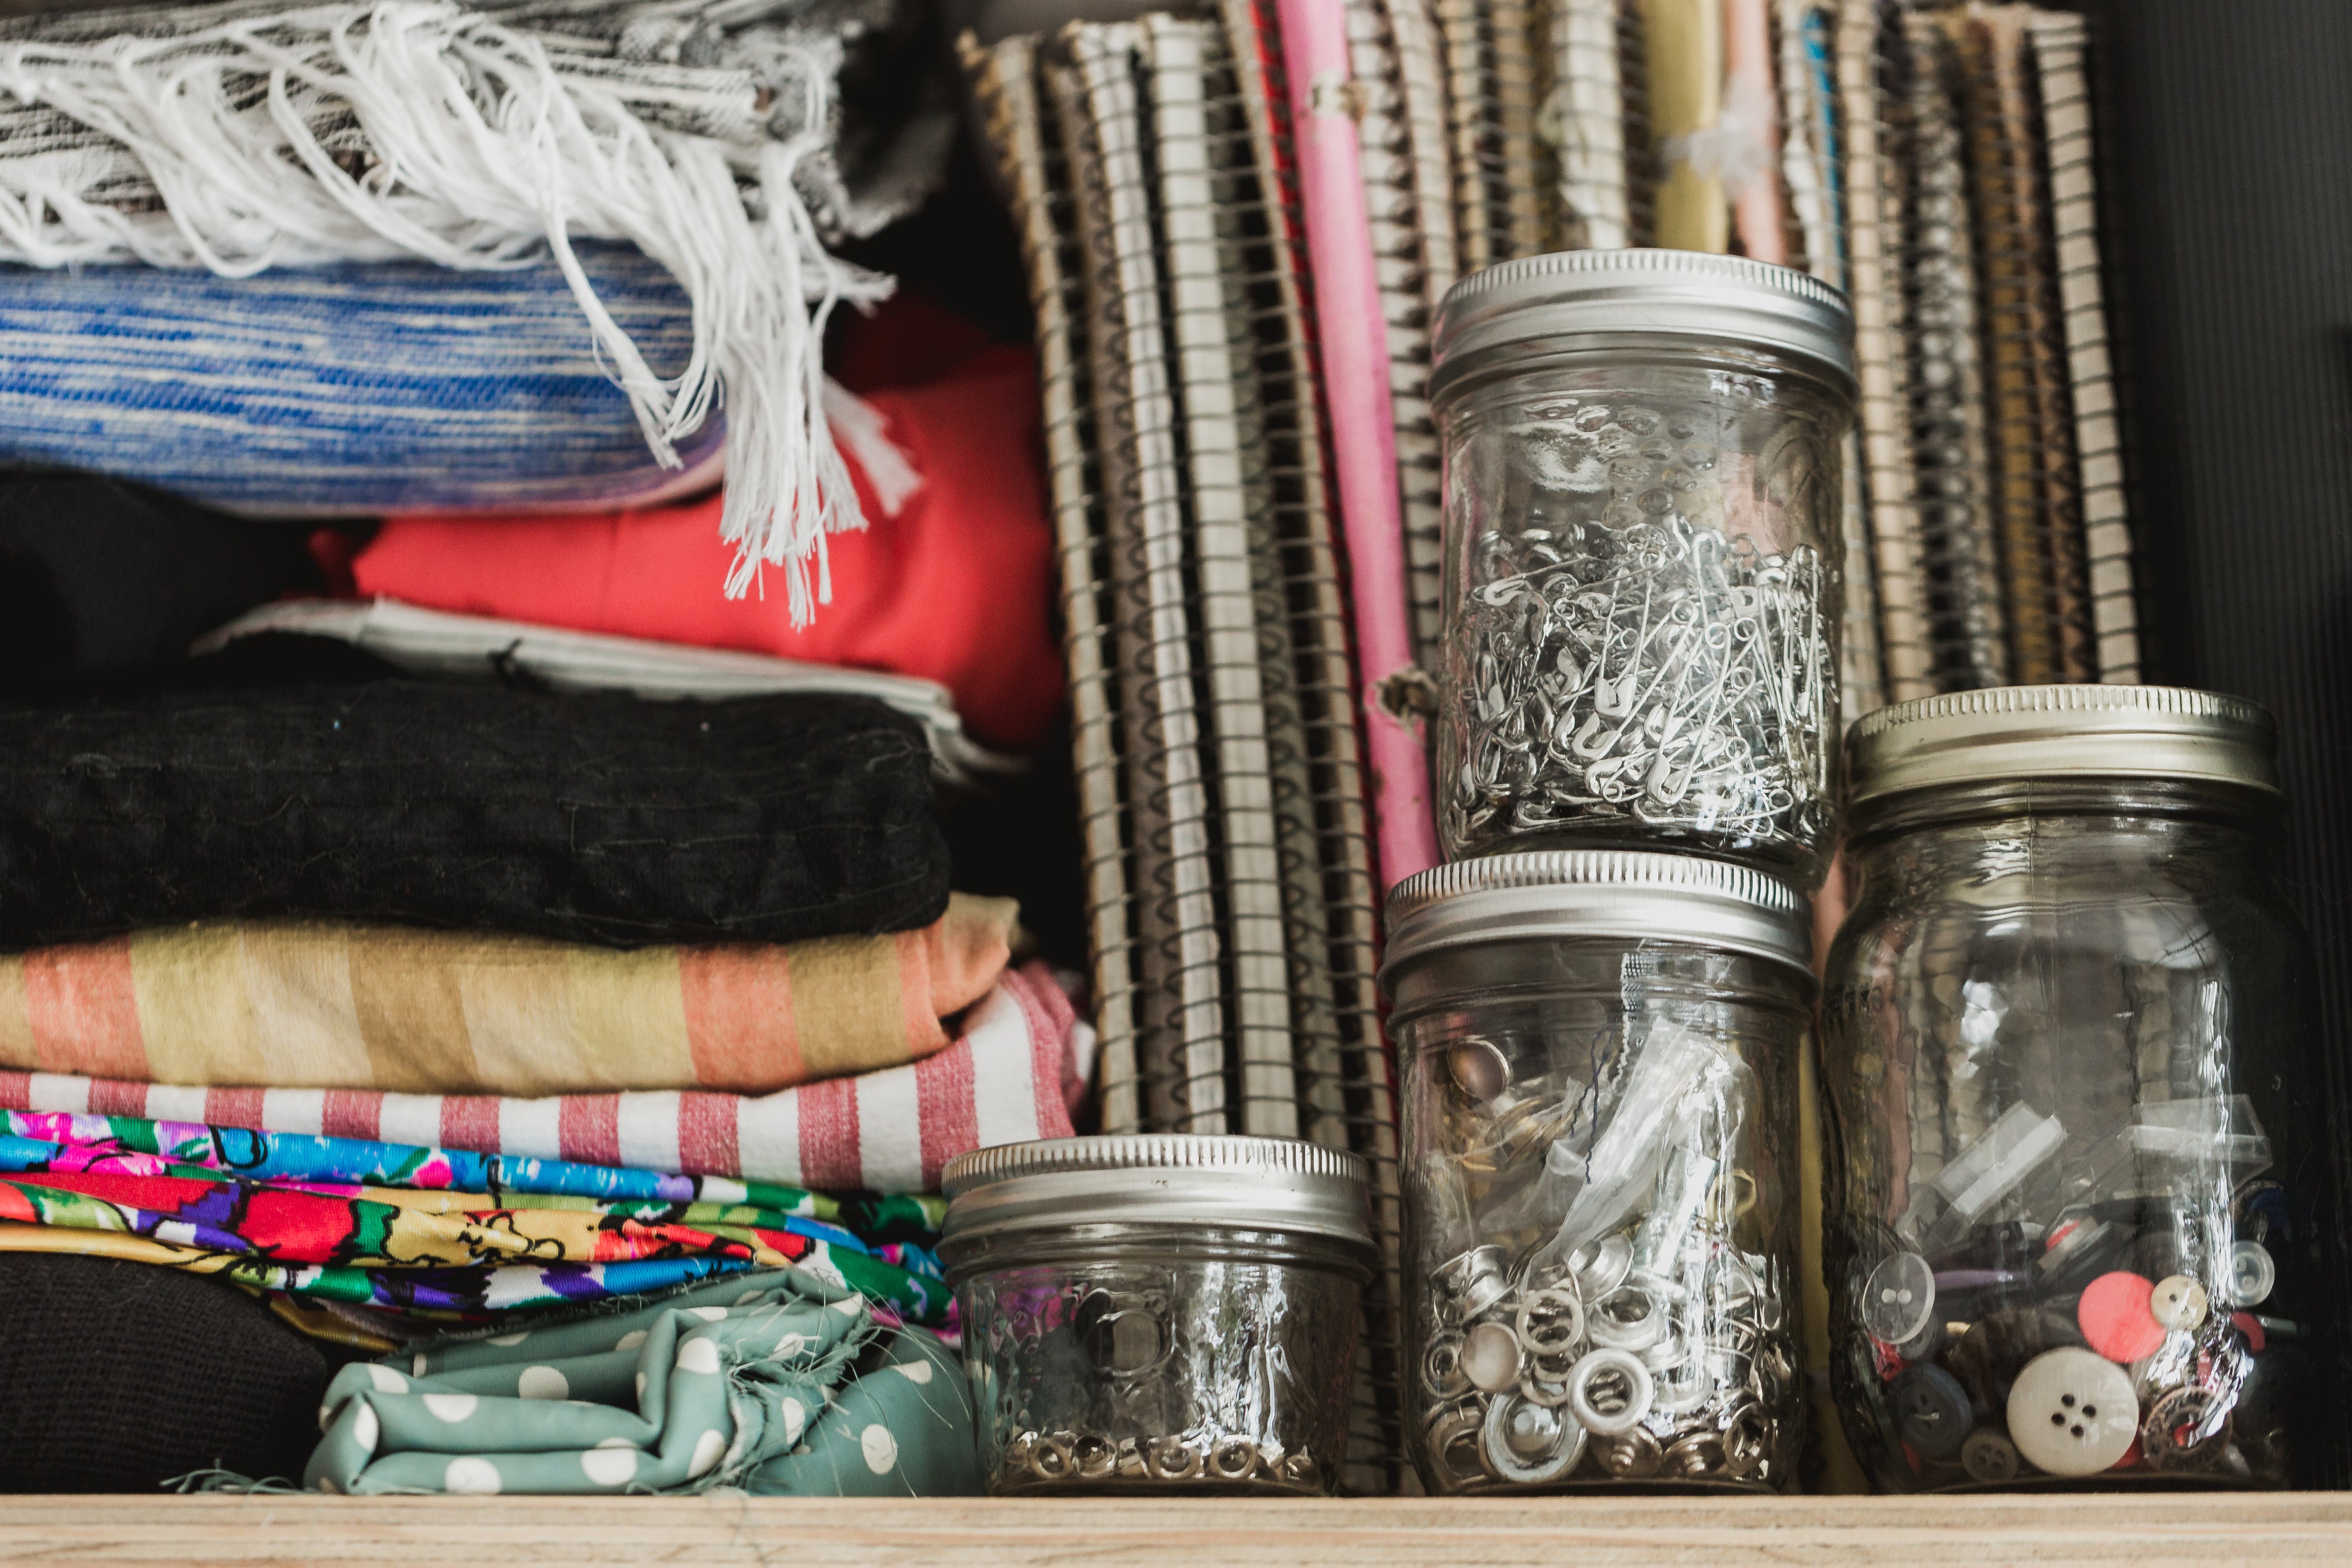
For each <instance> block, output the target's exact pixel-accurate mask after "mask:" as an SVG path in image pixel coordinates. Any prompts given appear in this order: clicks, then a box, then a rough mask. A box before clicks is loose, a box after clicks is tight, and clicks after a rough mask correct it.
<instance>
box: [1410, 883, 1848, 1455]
mask: <svg viewBox="0 0 2352 1568" xmlns="http://www.w3.org/2000/svg"><path fill="white" fill-rule="evenodd" d="M1809 929H1810V921H1809V918H1808V915H1807V910H1806V905H1805V901H1804V899H1803V898H1802V897H1801V895H1800V894H1797V893H1796V892H1795V891H1794V890H1793V889H1792V888H1790V887H1789V886H1788V885H1786V884H1785V883H1780V882H1779V881H1777V880H1776V879H1773V878H1771V877H1768V876H1766V875H1763V874H1762V873H1758V872H1756V871H1754V870H1752V869H1749V868H1747V867H1743V866H1738V865H1735V864H1731V863H1728V862H1718V861H1709V860H1703V859H1699V858H1697V857H1694V856H1682V855H1663V854H1645V853H1637V852H1611V851H1546V852H1530V853H1524V854H1502V855H1492V856H1486V857H1482V858H1479V859H1475V860H1468V861H1459V862H1454V863H1453V864H1451V865H1445V866H1440V867H1438V868H1436V869H1435V870H1433V871H1428V872H1423V873H1421V874H1420V875H1418V876H1415V877H1412V878H1411V879H1409V880H1408V881H1406V882H1405V883H1402V884H1401V885H1400V886H1399V887H1398V888H1397V889H1396V890H1395V891H1394V892H1393V893H1391V895H1390V898H1389V947H1388V956H1387V961H1386V964H1385V967H1384V968H1383V970H1382V978H1383V981H1384V983H1385V985H1386V987H1387V988H1388V991H1389V994H1390V996H1391V998H1393V1000H1394V1005H1395V1010H1394V1012H1393V1014H1392V1015H1391V1020H1390V1027H1391V1033H1392V1034H1393V1035H1394V1037H1395V1040H1396V1042H1397V1051H1398V1062H1399V1070H1400V1072H1401V1074H1402V1080H1403V1088H1404V1106H1405V1109H1404V1130H1403V1131H1404V1145H1405V1151H1406V1165H1405V1197H1406V1236H1405V1254H1406V1278H1407V1281H1408V1283H1407V1287H1406V1296H1407V1306H1408V1309H1409V1312H1408V1331H1409V1333H1408V1344H1407V1354H1406V1363H1405V1366H1406V1373H1405V1376H1406V1389H1407V1396H1406V1399H1405V1415H1406V1426H1405V1444H1406V1449H1407V1452H1408V1453H1409V1454H1410V1455H1411V1457H1412V1461H1413V1464H1414V1465H1415V1467H1416V1468H1417V1469H1418V1470H1419V1471H1420V1474H1421V1478H1422V1480H1423V1484H1424V1485H1426V1486H1427V1487H1428V1488H1429V1490H1432V1491H1433V1492H1478V1491H1507V1490H1576V1489H1583V1488H1592V1487H1627V1486H1634V1487H1666V1488H1672V1487H1700V1488H1710V1489H1722V1490H1782V1489H1785V1488H1787V1487H1789V1486H1790V1485H1791V1483H1792V1482H1793V1480H1794V1479H1795V1463H1796V1456H1797V1450H1798V1447H1799V1439H1800V1435H1801V1419H1802V1414H1801V1413H1802V1406H1801V1391H1800V1387H1799V1376H1798V1365H1799V1363H1798V1332H1799V1324H1798V1307H1799V1296H1798V1291H1797V1286H1796V1277H1795V1267H1796V1214H1795V1200H1796V1170H1795V1145H1796V1132H1797V1112H1796V1101H1795V1094H1796V1084H1797V1052H1798V1049H1799V1046H1800V1044H1801V1041H1802V1040H1803V1038H1804V1033H1805V1030H1806V1029H1807V1027H1808V1026H1809V1024H1810V1022H1811V1003H1812V996H1813V980H1812V976H1811V972H1810V969H1809V967H1808V962H1809V954H1810V946H1811V943H1810V937H1809V935H1808V932H1809Z"/></svg>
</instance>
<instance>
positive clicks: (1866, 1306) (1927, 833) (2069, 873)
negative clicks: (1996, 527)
mask: <svg viewBox="0 0 2352 1568" xmlns="http://www.w3.org/2000/svg"><path fill="white" fill-rule="evenodd" d="M2272 748H2273V731H2272V725H2271V721H2270V719H2269V717H2268V716H2267V715H2265V714H2264V713H2263V711H2262V710H2261V709H2260V708H2257V707H2255V706H2253V705H2252V704H2250V703H2245V702H2241V701H2239V700H2237V699H2236V698H2233V697H2226V696H2216V695H2210V694H2207V693H2203V692H2192V691H2179V690H2171V689H2167V688H2163V687H2150V686H2022V687H2009V688H2000V689H1995V690H1990V691H1978V692H1968V693H1962V694H1957V695H1950V696H1942V697H1932V698H1928V699H1926V700H1924V701H1919V702H1912V703H1905V704H1901V705H1898V706H1894V707H1888V708H1882V709H1880V710H1879V711H1878V712H1876V713H1874V714H1872V715H1869V716H1866V717H1864V719H1863V720H1862V721H1861V722H1860V723H1858V724H1856V725H1855V726H1854V728H1853V734H1852V736H1851V737H1850V738H1849V742H1848V753H1849V755H1848V759H1847V760H1848V766H1849V771H1850V776H1851V779H1852V797H1851V800H1850V804H1849V808H1848V816H1847V824H1848V826H1847V832H1848V837H1847V841H1846V851H1847V853H1848V855H1849V857H1850V863H1851V866H1852V869H1853V873H1854V874H1855V876H1856V877H1857V879H1858V886H1857V887H1856V888H1855V890H1854V900H1853V906H1852V913H1851V914H1850V915H1848V916H1847V918H1846V921H1845V924H1844V926H1843V928H1842V929H1841V931H1840V932H1839V934H1838V937H1837V941H1836V944H1835V946H1834V947H1833V948H1832V952H1831V956H1830V959H1829V967H1828V972H1827V979H1826V981H1825V982H1824V985H1825V991H1824V996H1823V1003H1822V1051H1823V1086H1824V1089H1825V1090H1826V1092H1827V1094H1828V1097H1829V1101H1830V1104H1831V1106H1832V1109H1833V1111H1834V1115H1833V1116H1832V1119H1831V1124H1832V1126H1833V1127H1834V1129H1835V1130H1836V1145H1837V1146H1836V1147H1835V1148H1833V1149H1832V1150H1831V1151H1829V1155H1830V1157H1829V1158H1828V1160H1827V1161H1826V1165H1827V1169H1828V1180H1827V1181H1826V1182H1825V1184H1824V1204H1825V1221H1826V1224H1825V1228H1826V1236H1825V1240H1826V1251H1827V1267H1826V1272H1827V1275H1828V1281H1827V1282H1828V1285H1829V1290H1830V1304H1831V1340H1832V1357H1831V1359H1832V1383H1833V1386H1834V1388H1835V1391H1836V1394H1837V1397H1838V1403H1839V1406H1840V1410H1841V1414H1842V1417H1843V1422H1844V1424H1845V1427H1846V1430H1847V1434H1848V1436H1849V1437H1851V1439H1852V1441H1853V1447H1854V1448H1855V1450H1856V1452H1857V1454H1858V1455H1859V1456H1860V1458H1862V1460H1863V1462H1864V1466H1865V1467H1866V1468H1867V1469H1869V1470H1870V1472H1871V1473H1872V1476H1873V1478H1874V1480H1875V1482H1876V1483H1877V1485H1878V1486H1879V1487H1880V1488H1882V1489H1884V1490H1895V1491H1925V1490H1948V1489H1959V1488H1968V1487H2010V1488H2015V1487H2028V1486H2036V1487H2078V1486H2102V1487H2115V1486H2132V1485H2144V1486H2158V1487H2180V1486H2203V1487H2216V1486H2220V1487H2229V1486H2238V1487H2251V1486H2281V1485H2285V1484H2288V1482H2289V1481H2290V1479H2291V1478H2292V1477H2293V1476H2294V1465H2295V1447H2296V1443H2295V1439H2296V1433H2297V1428H2298V1426H2299V1425H2300V1423H2301V1420H2302V1416H2301V1415H2300V1413H2299V1406H2301V1404H2302V1403H2303V1401H2304V1400H2305V1398H2306V1396H2308V1394H2309V1391H2310V1390H2311V1389H2312V1388H2313V1387H2314V1385H2315V1384H2316V1383H2317V1382H2318V1381H2319V1379H2320V1378H2321V1377H2322V1376H2324V1375H2326V1373H2327V1372H2328V1371H2329V1370H2330V1367H2329V1365H2328V1364H2329V1363H2330V1362H2332V1361H2333V1359H2334V1357H2335V1353H2334V1352H2333V1351H2332V1350H2331V1349H2330V1348H2329V1347H2328V1330H2327V1329H2326V1327H2325V1318H2324V1316H2323V1314H2324V1313H2325V1312H2326V1308H2327V1306H2328V1304H2329V1303H2328V1302H2327V1301H2326V1299H2325V1294H2324V1291H2323V1282H2322V1281H2323V1271H2322V1269H2321V1260H2320V1256H2319V1248H2320V1245H2321V1242H2320V1236H2319V1227H2318V1224H2317V1221H2316V1218H2315V1201H2316V1199H2317V1197H2318V1194H2319V1191H2320V1188H2321V1186H2322V1179H2321V1170H2320V1151H2319V1147H2318V1145H2317V1144H2316V1142H2315V1139H2314V1137H2313V1136H2312V1132H2311V1128H2310V1125H2309V1123H2308V1122H2307V1121H2306V1119H2305V1111H2304V1106H2305V1103H2306V1102H2307V1101H2308V1100H2310V1098H2311V1097H2312V1093H2313V1085H2314V1083H2315V1074H2316V1072H2317V1071H2318V1066H2317V1063H2316V1061H2315V1057H2314V1053H2313V1045H2314V1042H2313V1038H2312V1032H2311V1017H2310V1014H2309V1012H2308V1010H2307V1009H2309V1007H2310V1003H2311V987H2312V982H2311V979H2310V977H2309V974H2308V972H2307V964H2308V959H2307V957H2306V955H2305V943H2304V938H2303V936H2302V933H2301V932H2300V931H2299V930H2298V929H2297V928H2296V926H2295V924H2294V918H2293V916H2292V915H2290V914H2289V913H2288V910H2287V905H2286V904H2285V902H2284V898H2283V897H2282V896H2281V894H2280V893H2279V891H2278V889H2277V888H2276V887H2275V885H2273V883H2272V881H2271V871H2270V864H2271V861H2270V856H2271V844H2270V841H2269V825H2270V824H2271V823H2272V822H2273V821H2275V820H2276V819H2277V816H2278V805H2279V800H2278V792H2277V788H2276V784H2275V782H2274V778H2273V767H2272Z"/></svg>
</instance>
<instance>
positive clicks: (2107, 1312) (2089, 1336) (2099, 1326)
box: [2074, 1269, 2164, 1362]
mask: <svg viewBox="0 0 2352 1568" xmlns="http://www.w3.org/2000/svg"><path fill="white" fill-rule="evenodd" d="M2155 1290H2156V1287H2155V1286H2153V1285H2151V1284H2149V1283H2148V1282H2147V1281H2146V1280H2143V1279H2141V1278H2140V1277H2139V1276H2138V1275H2137V1274H2133V1273H2129V1272H2126V1270H2121V1269H2118V1270H2116V1271H2115V1272H2114V1273H2111V1274H2102V1275H2100V1276H2099V1277H2098V1278H2097V1279H2095V1280H2094V1281H2091V1282H2090V1283H2089V1284H2088V1285H2085V1286H2084V1287H2083V1300H2082V1301H2081V1302H2080V1303H2079V1304H2078V1305H2077V1306H2076V1307H2075V1309H2074V1321H2075V1322H2076V1323H2077V1324H2079V1325H2080V1326H2081V1328H2082V1330H2083V1338H2084V1341H2085V1342H2086V1343H2088V1344H2089V1345H2090V1347H2091V1348H2092V1349H2093V1350H2095V1351H2097V1352H2098V1353H2099V1354H2101V1355H2104V1356H2105V1357H2106V1358H2107V1359H2108V1360H2109V1361H2120V1362H2133V1361H2137V1360H2138V1359H2139V1358H2140V1357H2141V1356H2144V1355H2154V1354H2156V1353H2157V1351H2158V1349H2159V1348H2160V1347H2161V1346H2162V1345H2163V1343H2164V1325H2163V1324H2162V1323H2160V1322H2157V1321H2156V1318H2155V1316H2154V1315H2153V1312H2152V1311H2151V1307H2150V1298H2151V1296H2152V1295H2153V1294H2154V1292H2155Z"/></svg>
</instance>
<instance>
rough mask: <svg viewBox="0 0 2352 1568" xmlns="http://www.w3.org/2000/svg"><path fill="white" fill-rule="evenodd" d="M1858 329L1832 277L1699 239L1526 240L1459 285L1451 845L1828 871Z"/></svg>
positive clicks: (1452, 848) (1442, 782) (1812, 873)
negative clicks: (1542, 252) (1611, 849)
mask: <svg viewBox="0 0 2352 1568" xmlns="http://www.w3.org/2000/svg"><path fill="white" fill-rule="evenodd" d="M1852 340H1853V318H1852V316H1851V315H1850V314H1849V312H1848V310H1847V308H1846V304H1845V299H1844V297H1843V295H1841V294H1839V293H1838V292H1837V290H1835V289H1833V288H1832V287H1829V286H1827V285H1826V284H1823V283H1821V282H1819V281H1817V280H1816V279H1814V278H1811V277H1807V276H1805V275H1804V274H1802V273H1799V272H1793V271H1790V270H1789V269H1788V268H1785V267H1771V266H1768V265H1765V264H1763V263H1760V262H1755V261H1748V260H1746V259H1743V258H1740V257H1737V256H1701V255H1696V254H1692V253H1689V252H1684V251H1665V250H1621V251H1578V252H1573V253H1568V254H1563V255H1555V256H1528V257H1524V258H1522V259H1519V260H1516V261H1510V262H1506V263H1504V264H1503V265H1501V266H1499V267H1489V268H1487V269H1486V270H1485V271H1483V272H1479V273H1476V274H1474V275H1473V276H1471V277H1466V278H1465V279H1463V280H1462V281H1461V282H1460V283H1458V284H1456V285H1455V286H1454V288H1453V290H1452V291H1451V292H1450V293H1448V294H1447V296H1446V298H1445V300H1444V304H1443V306H1442V307H1441V308H1440V310H1439V312H1438V316H1437V324H1436V327H1435V329H1434V334H1433V349H1432V352H1433V370H1432V373H1431V382H1430V394H1431V398H1432V409H1433V415H1434V418H1435V421H1436V423H1437V427H1438V434H1439V437H1440V441H1441V445H1442V450H1443V454H1444V507H1445V509H1444V573H1443V579H1444V581H1443V587H1442V589H1441V590H1440V591H1439V598H1440V606H1439V608H1442V612H1443V628H1442V634H1441V636H1440V639H1439V641H1440V643H1441V645H1442V653H1441V655H1440V658H1439V664H1440V667H1439V668H1438V669H1437V670H1436V671H1434V672H1433V674H1435V675H1436V676H1437V680H1438V689H1439V694H1440V695H1439V710H1440V720H1441V722H1440V724H1439V726H1438V733H1437V739H1438V748H1439V758H1440V759H1439V763H1438V782H1439V786H1440V788H1439V796H1440V801H1441V829H1442V831H1443V834H1444V842H1445V848H1446V852H1447V854H1448V855H1449V856H1456V855H1462V854H1470V853H1485V852H1494V851H1516V850H1528V849H1535V848H1540V847H1553V846H1558V847H1570V846H1576V845H1587V844H1597V843H1614V844H1618V845H1624V846H1632V847H1643V846H1650V845H1655V844H1659V843H1661V842H1670V843H1674V844H1676V845H1678V846H1682V847H1687V848H1690V849H1694V850H1697V851H1699V852H1703V853H1708V854H1717V855H1723V856H1726V857H1728V858H1733V859H1738V860H1743V861H1748V862H1753V863H1756V864H1758V865H1759V866H1762V867H1764V868H1765V869H1768V870H1771V871H1773V872H1775V873H1779V874H1783V875H1787V876H1790V877H1792V878H1793V879H1795V880H1796V881H1798V882H1799V883H1801V884H1802V885H1804V886H1806V887H1815V886H1819V885H1820V883H1821V879H1822V873H1823V871H1824V869H1825V865H1826V861H1825V856H1826V855H1827V853H1828V851H1829V848H1830V843H1831V841H1832V837H1833V835H1834V833H1835V831H1836V824H1835V820H1834V819H1835V810H1836V804H1837V802H1836V791H1835V765H1836V762H1837V740H1838V728H1837V726H1838V627H1839V604H1840V602H1841V598H1842V591H1841V588H1840V581H1841V579H1840V573H1839V555H1838V552H1837V551H1836V550H1835V549H1832V543H1831V541H1832V540H1833V539H1835V538H1836V537H1837V531H1838V524H1837V517H1838V512H1839V494H1840V490H1839V486H1840V478H1841V465H1840V444H1839V443H1840V437H1841V435H1842V434H1843V431H1844V429H1845V427H1846V425H1847V424H1848V423H1850V421H1851V419H1852V417H1853V385H1854V382H1853V352H1852Z"/></svg>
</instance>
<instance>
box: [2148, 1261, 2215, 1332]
mask: <svg viewBox="0 0 2352 1568" xmlns="http://www.w3.org/2000/svg"><path fill="white" fill-rule="evenodd" d="M2206 1305H2207V1302H2206V1300H2205V1287H2204V1286H2202V1285H2200V1284H2199V1283H2198V1282H2197V1281H2194V1280H2192V1279H2190V1278H2189V1276H2188V1275H2186V1274H2175V1275H2173V1276H2172V1277H2171V1278H2170V1279H2168V1280H2158V1281H2157V1282H2156V1292H2155V1294H2154V1295H2152V1296H2150V1297H2149V1298H2148V1303H2147V1310H2148V1312H2149V1314H2150V1315H2151V1316H2153V1317H2154V1318H2155V1319H2156V1321H2157V1322H2160V1323H2162V1324H2163V1325H2164V1326H2165V1327H2166V1328H2168V1329H2179V1330H2181V1331H2182V1332H2183V1333H2186V1332H2187V1331H2189V1330H2190V1329H2193V1328H2195V1327H2196V1326H2197V1325H2198V1324H2199V1323H2201V1322H2204V1321H2205V1308H2206Z"/></svg>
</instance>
